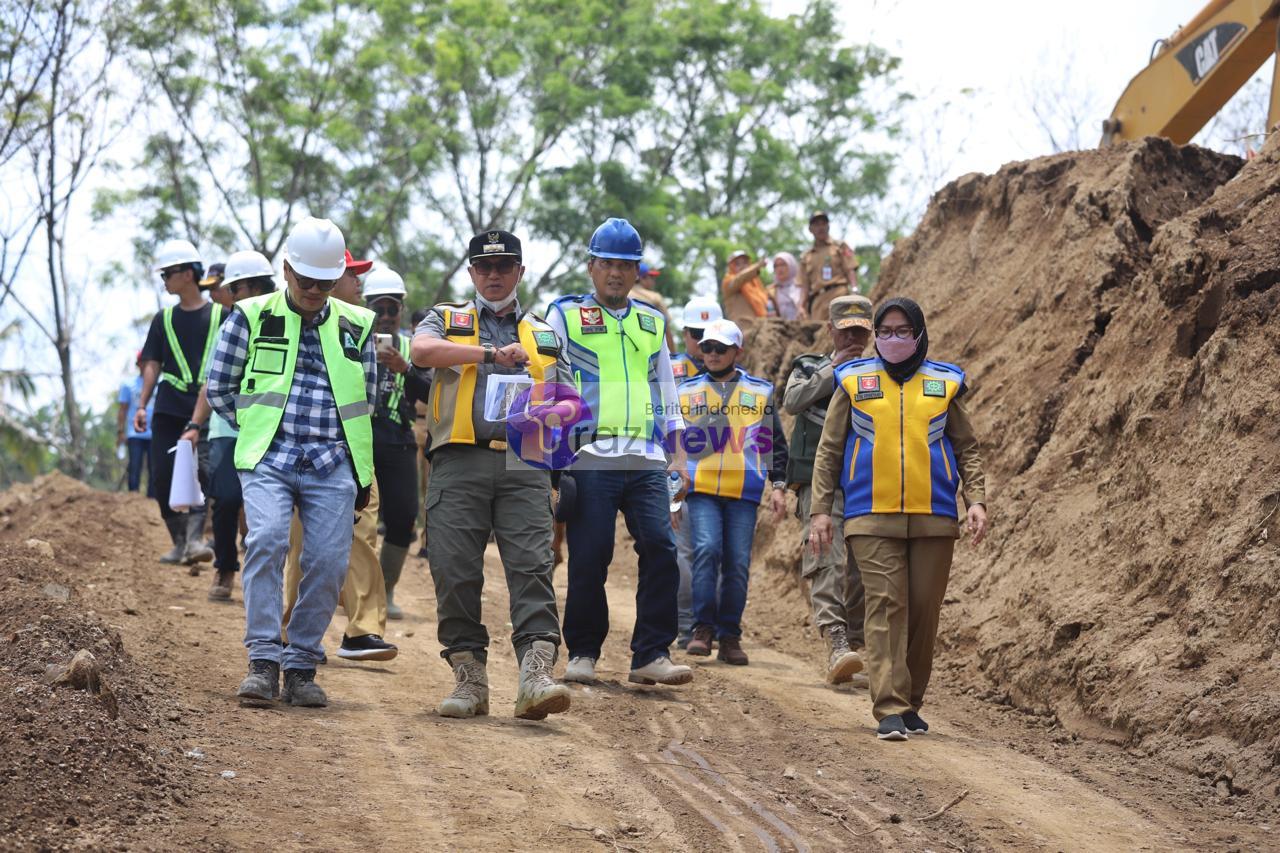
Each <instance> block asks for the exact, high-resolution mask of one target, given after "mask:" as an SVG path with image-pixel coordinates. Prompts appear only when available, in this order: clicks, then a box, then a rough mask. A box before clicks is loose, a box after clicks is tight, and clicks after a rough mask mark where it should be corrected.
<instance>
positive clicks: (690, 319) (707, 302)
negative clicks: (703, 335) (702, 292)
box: [684, 296, 724, 329]
mask: <svg viewBox="0 0 1280 853" xmlns="http://www.w3.org/2000/svg"><path fill="white" fill-rule="evenodd" d="M722 317H724V312H722V311H721V310H720V303H719V302H717V301H716V300H715V299H714V298H713V297H710V296H695V297H693V298H692V299H690V300H689V302H688V304H687V305H685V306H684V327H685V328H686V329H705V328H706V327H707V324H708V323H712V322H714V321H716V320H719V319H721V318H722Z"/></svg>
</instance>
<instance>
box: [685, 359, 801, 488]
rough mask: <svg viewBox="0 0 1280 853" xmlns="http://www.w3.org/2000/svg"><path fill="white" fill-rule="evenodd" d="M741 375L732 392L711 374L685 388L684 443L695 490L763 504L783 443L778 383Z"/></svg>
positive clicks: (699, 377)
mask: <svg viewBox="0 0 1280 853" xmlns="http://www.w3.org/2000/svg"><path fill="white" fill-rule="evenodd" d="M737 370H738V375H737V380H736V381H735V382H734V383H733V384H732V385H730V386H729V387H728V388H727V389H725V388H724V386H723V385H722V384H721V383H719V382H716V381H715V380H714V379H712V378H711V377H710V376H709V375H707V374H705V373H704V374H702V375H701V376H697V377H694V378H693V379H689V380H686V381H684V382H682V383H680V386H679V391H680V412H681V414H682V415H684V442H683V443H684V446H685V450H687V451H688V454H689V479H690V480H691V481H692V489H693V491H695V492H697V493H699V494H703V495H715V496H716V497H721V498H736V499H740V500H747V501H752V502H753V503H759V502H760V500H761V498H762V497H763V496H764V487H765V483H767V482H768V481H769V466H770V464H771V463H772V462H773V447H774V442H775V441H777V436H775V435H773V433H772V422H773V418H772V414H773V410H772V408H771V406H772V404H773V384H772V383H771V382H768V381H766V380H764V379H760V378H759V377H756V376H752V375H751V374H749V373H747V372H746V371H745V370H743V369H742V368H741V367H739V368H738V369H737ZM722 389H724V390H725V391H727V392H728V393H727V394H725V393H722Z"/></svg>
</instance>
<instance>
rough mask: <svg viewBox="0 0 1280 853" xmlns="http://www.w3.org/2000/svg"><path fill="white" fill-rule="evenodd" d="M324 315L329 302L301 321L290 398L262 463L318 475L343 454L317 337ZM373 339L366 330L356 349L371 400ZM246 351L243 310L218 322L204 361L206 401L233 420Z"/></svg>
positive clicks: (246, 327) (375, 373)
mask: <svg viewBox="0 0 1280 853" xmlns="http://www.w3.org/2000/svg"><path fill="white" fill-rule="evenodd" d="M328 316H329V305H328V303H325V306H324V308H322V309H321V310H320V313H319V314H318V315H316V318H315V320H314V321H313V322H312V323H307V322H306V321H305V320H304V321H303V322H302V335H301V340H300V341H299V342H298V362H297V366H296V367H295V368H294V372H293V384H292V385H290V386H289V398H288V400H287V401H286V402H285V406H284V415H283V417H281V419H280V427H279V429H277V430H276V435H275V438H274V439H272V441H271V446H270V447H268V448H267V452H266V454H265V455H264V456H263V457H262V461H261V464H263V465H269V466H271V467H272V468H277V469H280V470H284V471H291V470H294V469H296V468H300V467H303V466H304V465H309V466H310V467H312V468H314V469H315V470H316V471H317V472H318V473H321V474H327V473H328V472H329V471H332V470H333V469H334V468H336V467H337V466H338V465H339V464H340V463H341V462H342V461H343V460H344V459H346V458H347V445H346V442H345V441H344V436H343V434H342V421H341V420H340V419H339V418H338V404H337V403H336V402H335V401H334V398H333V390H332V389H331V388H330V387H329V373H328V371H327V370H326V369H325V365H324V353H323V352H322V350H321V349H320V335H319V333H318V332H317V331H316V328H315V327H316V326H318V325H320V324H321V323H323V322H324V321H325V318H326V317H328ZM373 340H374V339H373V335H372V334H370V335H369V337H368V339H367V340H366V341H365V344H364V350H363V351H362V352H361V353H360V359H361V361H362V362H363V364H364V385H365V395H366V396H367V397H368V399H370V400H373V399H375V398H376V390H375V389H376V385H377V381H378V356H377V353H376V351H375V350H374V346H373ZM248 355H249V320H248V318H246V317H245V315H244V313H243V312H241V311H233V312H231V316H230V317H228V318H227V320H226V322H224V323H223V324H222V335H221V337H219V339H218V348H217V349H216V350H215V351H214V353H213V361H212V363H211V364H210V365H209V378H208V382H207V384H206V394H207V396H208V398H209V405H210V406H212V407H213V410H214V411H215V412H217V413H218V414H220V415H222V416H223V417H224V418H226V419H227V420H229V421H231V422H232V423H235V422H236V395H237V394H238V393H240V380H241V379H242V377H243V376H244V363H245V359H246V358H248Z"/></svg>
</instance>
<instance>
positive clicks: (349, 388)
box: [236, 290, 374, 488]
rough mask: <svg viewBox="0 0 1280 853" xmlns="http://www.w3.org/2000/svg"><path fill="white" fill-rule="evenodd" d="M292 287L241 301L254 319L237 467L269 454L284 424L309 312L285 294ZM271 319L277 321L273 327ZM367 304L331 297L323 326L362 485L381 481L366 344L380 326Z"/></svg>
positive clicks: (239, 404)
mask: <svg viewBox="0 0 1280 853" xmlns="http://www.w3.org/2000/svg"><path fill="white" fill-rule="evenodd" d="M285 293H286V291H283V290H280V291H276V292H275V293H268V294H266V295H265V296H255V297H253V298H252V299H245V300H242V301H240V302H237V303H236V309H237V310H239V311H241V312H243V313H244V315H245V319H247V320H248V321H249V350H248V353H247V354H246V356H245V363H244V365H245V366H244V376H243V377H242V378H241V380H240V392H239V394H237V395H236V421H237V423H238V424H239V427H240V435H239V438H238V439H237V440H236V468H237V469H239V470H241V471H249V470H252V469H253V468H254V466H256V465H257V464H258V462H260V461H261V460H262V457H263V456H264V455H265V454H266V452H267V450H268V449H269V448H270V447H271V442H272V441H273V440H275V437H276V432H277V431H278V430H279V429H280V420H281V418H283V417H284V407H285V404H286V403H287V402H288V400H289V389H290V388H292V387H293V372H294V368H295V366H296V365H297V361H298V341H299V340H300V338H301V336H302V316H301V315H300V314H298V313H297V312H296V311H294V310H293V309H292V308H290V307H289V305H288V303H287V302H286V301H285ZM268 321H269V322H270V323H271V326H270V327H269V328H264V327H266V326H267V323H268ZM373 322H374V313H373V312H372V311H370V310H368V309H367V308H360V307H358V306H355V305H348V304H347V303H345V302H340V301H338V300H336V299H330V300H329V316H327V317H326V318H325V320H324V322H323V323H321V324H320V325H319V326H318V327H317V332H319V335H320V350H321V353H322V354H323V356H324V365H325V372H326V373H327V374H328V380H329V388H330V390H331V391H332V392H333V399H334V402H335V403H336V404H337V407H338V418H339V420H340V421H341V422H342V434H343V438H345V439H346V443H347V450H348V451H349V452H350V454H351V461H352V462H353V463H354V464H355V470H356V479H357V480H358V481H359V483H360V486H361V488H363V487H365V486H368V485H369V484H370V483H371V482H372V481H373V424H372V421H371V419H370V414H369V409H370V407H369V398H368V392H367V388H366V386H365V374H364V361H363V359H362V358H361V350H362V349H363V348H364V344H365V341H367V340H368V338H369V333H370V332H371V331H372V330H373Z"/></svg>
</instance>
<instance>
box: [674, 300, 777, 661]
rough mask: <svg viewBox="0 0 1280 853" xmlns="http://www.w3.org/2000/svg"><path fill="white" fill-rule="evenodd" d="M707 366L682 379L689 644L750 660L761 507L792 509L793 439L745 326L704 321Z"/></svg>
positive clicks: (694, 649)
mask: <svg viewBox="0 0 1280 853" xmlns="http://www.w3.org/2000/svg"><path fill="white" fill-rule="evenodd" d="M698 349H699V350H700V351H701V352H702V358H703V362H704V363H705V364H706V367H707V370H706V372H705V373H703V374H700V375H698V376H695V377H694V378H693V379H688V380H685V381H684V382H682V383H680V386H679V391H680V412H681V414H682V415H683V416H684V420H685V431H684V443H685V450H686V451H687V453H688V458H689V479H690V480H691V481H692V485H691V486H690V489H689V496H688V497H687V498H686V499H685V500H686V503H688V505H689V520H690V521H691V522H692V528H693V622H694V625H693V637H692V638H691V639H690V640H689V645H688V646H687V647H686V651H687V652H688V653H689V654H691V655H703V656H705V655H710V654H711V646H712V644H713V643H715V642H718V643H719V646H720V654H719V659H720V660H722V661H724V662H725V663H728V664H732V665H736V666H745V665H746V664H747V662H748V661H747V654H746V652H744V651H743V650H742V612H743V610H744V609H745V607H746V604H747V581H748V567H749V566H750V564H751V544H752V540H753V539H754V537H755V530H756V514H757V510H758V509H759V507H760V504H761V502H763V501H768V503H769V507H770V509H771V510H772V511H773V519H774V521H775V522H777V521H780V520H781V519H782V517H783V515H784V514H785V512H786V505H787V504H786V482H785V472H786V468H787V442H786V438H785V436H784V434H783V432H782V422H781V420H780V419H779V417H778V411H777V408H776V406H775V404H774V399H773V397H774V394H773V383H771V382H769V381H768V380H765V379H761V378H759V377H756V376H752V375H751V374H749V373H747V372H746V371H745V370H743V369H742V368H741V367H738V365H737V361H738V356H739V355H740V354H741V352H742V330H741V329H739V328H738V325H737V324H736V323H734V322H732V321H730V320H716V321H715V322H713V323H710V324H708V326H707V327H706V329H705V330H704V331H703V333H702V340H701V341H699V343H698Z"/></svg>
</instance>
